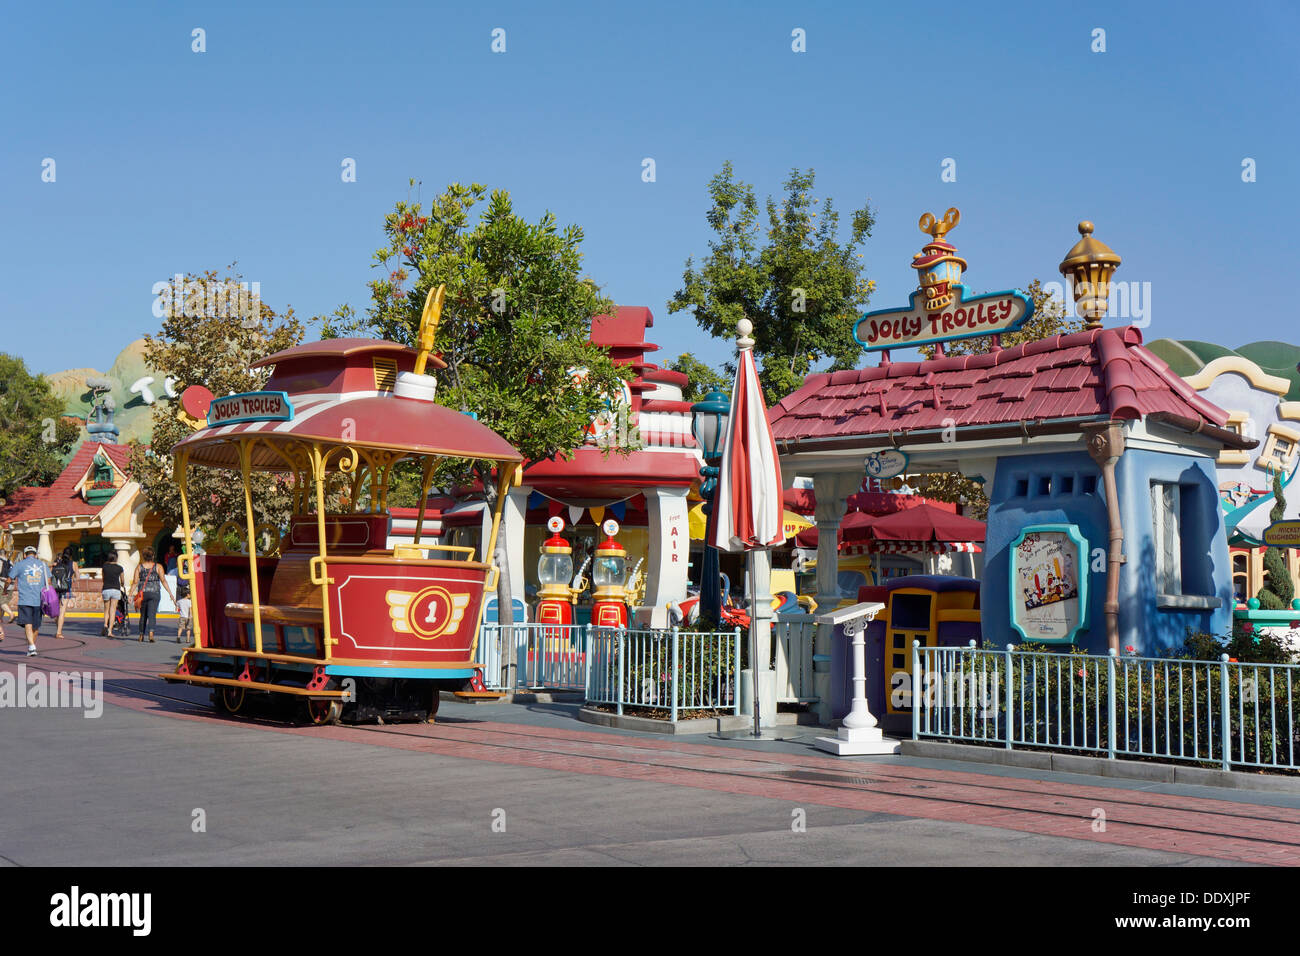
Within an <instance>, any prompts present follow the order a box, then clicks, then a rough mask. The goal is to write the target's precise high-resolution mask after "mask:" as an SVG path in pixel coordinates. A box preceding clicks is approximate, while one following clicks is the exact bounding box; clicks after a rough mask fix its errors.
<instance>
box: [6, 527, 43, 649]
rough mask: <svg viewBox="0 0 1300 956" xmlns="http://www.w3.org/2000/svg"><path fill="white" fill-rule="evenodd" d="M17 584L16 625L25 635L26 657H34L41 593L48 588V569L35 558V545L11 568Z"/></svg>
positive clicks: (24, 550)
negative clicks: (19, 626)
mask: <svg viewBox="0 0 1300 956" xmlns="http://www.w3.org/2000/svg"><path fill="white" fill-rule="evenodd" d="M12 573H13V576H14V581H16V582H17V583H18V623H19V624H20V625H22V628H23V633H25V634H26V635H27V656H28V657H35V656H36V635H37V634H38V633H39V632H40V628H41V592H42V591H44V590H45V589H46V588H47V587H49V586H50V569H49V568H47V567H46V566H45V562H44V561H42V560H41V559H40V558H38V557H37V556H36V547H35V545H30V544H29V545H28V546H27V547H26V548H24V549H23V559H22V560H21V561H19V562H18V563H17V564H15V565H14V567H13V572H12Z"/></svg>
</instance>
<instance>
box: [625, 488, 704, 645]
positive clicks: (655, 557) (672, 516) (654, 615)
mask: <svg viewBox="0 0 1300 956" xmlns="http://www.w3.org/2000/svg"><path fill="white" fill-rule="evenodd" d="M687 491H688V489H686V488H681V487H666V486H660V487H657V488H648V489H646V492H645V502H646V524H647V530H648V531H649V532H650V534H649V538H650V547H649V553H648V554H647V555H646V561H645V568H646V588H645V604H643V605H642V606H641V607H639V608H636V610H635V612H634V613H635V615H636V623H637V624H638V625H640V626H643V627H667V626H668V606H667V605H668V602H669V601H682V600H685V598H686V584H687V569H688V568H689V567H690V561H691V533H690V527H689V526H688V524H687V518H686V511H687V507H686V493H687Z"/></svg>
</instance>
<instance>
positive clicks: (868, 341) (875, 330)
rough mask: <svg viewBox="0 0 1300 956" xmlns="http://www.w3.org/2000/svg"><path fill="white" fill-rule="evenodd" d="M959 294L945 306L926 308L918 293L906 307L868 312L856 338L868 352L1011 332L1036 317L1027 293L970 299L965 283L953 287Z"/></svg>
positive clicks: (1016, 292) (860, 324)
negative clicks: (1031, 317) (1032, 316)
mask: <svg viewBox="0 0 1300 956" xmlns="http://www.w3.org/2000/svg"><path fill="white" fill-rule="evenodd" d="M951 289H952V291H953V292H954V293H955V295H954V296H953V297H952V300H951V301H949V302H948V303H947V304H946V305H944V306H943V307H942V308H938V309H929V308H926V305H925V300H926V293H925V292H924V290H921V289H918V290H917V291H915V292H913V293H912V294H911V296H910V297H909V298H908V303H907V308H905V309H882V310H880V311H877V312H868V313H867V314H866V315H864V316H862V318H860V319H858V323H857V325H856V326H854V329H853V337H854V338H855V339H857V340H858V342H859V343H860V344H861V345H862V347H863V348H864V349H865V350H866V351H868V352H876V351H880V350H881V349H900V348H909V347H911V346H914V345H931V344H933V343H935V342H946V341H948V340H950V339H968V338H973V337H975V336H981V335H997V334H999V333H1001V332H1013V331H1015V330H1016V329H1018V328H1020V327H1021V326H1022V325H1024V324H1025V322H1027V321H1028V320H1029V317H1030V316H1031V315H1033V314H1034V305H1033V303H1032V302H1030V301H1029V297H1028V296H1026V295H1025V294H1024V293H1023V292H1020V291H1018V290H1015V289H1012V290H1010V291H1008V292H989V293H986V294H984V295H976V296H967V294H966V287H965V286H964V285H962V284H961V283H955V284H953V285H952V286H951Z"/></svg>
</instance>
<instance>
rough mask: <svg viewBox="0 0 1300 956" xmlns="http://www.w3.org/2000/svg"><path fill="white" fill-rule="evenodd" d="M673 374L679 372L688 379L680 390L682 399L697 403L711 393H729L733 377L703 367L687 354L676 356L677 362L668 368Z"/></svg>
mask: <svg viewBox="0 0 1300 956" xmlns="http://www.w3.org/2000/svg"><path fill="white" fill-rule="evenodd" d="M668 367H669V368H670V369H672V371H674V372H681V373H682V374H683V375H685V376H687V378H689V379H690V381H688V382H687V383H686V387H685V388H684V389H682V399H683V400H684V401H687V402H698V401H699V400H700V399H702V398H704V396H705V395H707V394H709V392H712V391H715V390H716V391H721V392H728V393H729V392H730V391H731V385H732V381H733V375H728V374H727V373H726V372H725V371H718V370H717V369H715V368H713V366H711V365H705V364H704V363H703V362H701V361H700V360H699V359H697V358H696V357H695V356H694V355H691V354H690V353H689V352H683V353H682V354H681V355H679V356H677V360H676V361H675V362H673V363H672V364H671V365H669V366H668Z"/></svg>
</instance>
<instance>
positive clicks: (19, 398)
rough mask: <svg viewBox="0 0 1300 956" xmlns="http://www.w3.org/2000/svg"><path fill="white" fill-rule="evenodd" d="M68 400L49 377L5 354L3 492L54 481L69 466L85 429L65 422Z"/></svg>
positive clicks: (0, 398)
mask: <svg viewBox="0 0 1300 956" xmlns="http://www.w3.org/2000/svg"><path fill="white" fill-rule="evenodd" d="M62 416H63V402H62V401H61V400H60V399H59V397H58V396H57V395H55V394H54V390H53V389H51V388H50V383H49V382H47V381H46V380H45V376H44V375H32V374H31V372H29V371H28V370H27V365H26V363H25V362H23V360H22V359H20V358H18V357H17V356H14V355H7V354H4V353H0V496H7V495H10V494H13V492H14V490H15V489H16V488H19V487H21V486H23V485H48V484H49V483H50V482H52V481H53V480H54V479H55V478H57V477H58V475H59V472H60V471H62V470H63V461H62V459H63V456H64V455H66V454H67V453H68V452H69V451H71V450H72V447H73V445H75V444H76V442H77V439H78V438H79V437H80V434H81V429H80V428H78V427H77V426H76V425H75V424H73V423H72V422H70V421H66V420H64V418H63V417H62Z"/></svg>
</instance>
